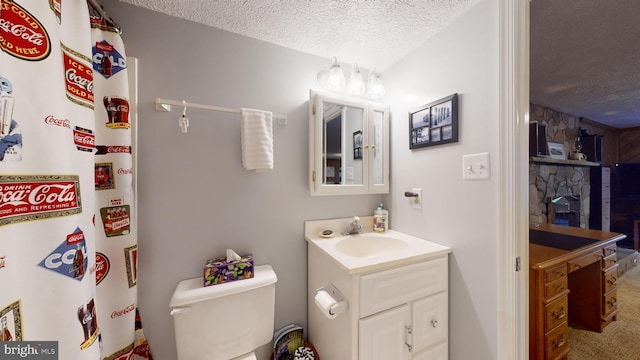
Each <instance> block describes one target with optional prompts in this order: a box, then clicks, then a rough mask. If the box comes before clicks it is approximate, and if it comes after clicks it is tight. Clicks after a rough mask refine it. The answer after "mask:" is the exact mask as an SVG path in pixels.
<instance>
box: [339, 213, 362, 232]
mask: <svg viewBox="0 0 640 360" xmlns="http://www.w3.org/2000/svg"><path fill="white" fill-rule="evenodd" d="M354 234H362V224H360V217H358V216H354V217H353V221H352V222H351V223H350V224H349V225H347V228H346V229H345V230H344V231H343V232H342V235H354Z"/></svg>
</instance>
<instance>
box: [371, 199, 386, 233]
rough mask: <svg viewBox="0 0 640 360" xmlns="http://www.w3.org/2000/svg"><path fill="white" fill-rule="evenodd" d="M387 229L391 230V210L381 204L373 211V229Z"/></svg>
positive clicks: (383, 230) (379, 230)
mask: <svg viewBox="0 0 640 360" xmlns="http://www.w3.org/2000/svg"><path fill="white" fill-rule="evenodd" d="M387 230H389V211H388V210H385V208H384V206H383V205H382V204H380V206H378V208H377V209H376V210H375V211H374V212H373V231H376V232H385V231H387Z"/></svg>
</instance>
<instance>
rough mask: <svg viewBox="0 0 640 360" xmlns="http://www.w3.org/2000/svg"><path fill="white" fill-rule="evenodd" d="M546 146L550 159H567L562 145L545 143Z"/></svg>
mask: <svg viewBox="0 0 640 360" xmlns="http://www.w3.org/2000/svg"><path fill="white" fill-rule="evenodd" d="M547 146H548V147H549V157H551V158H552V159H559V160H566V159H567V155H566V154H565V152H564V145H563V144H562V143H559V142H551V141H547Z"/></svg>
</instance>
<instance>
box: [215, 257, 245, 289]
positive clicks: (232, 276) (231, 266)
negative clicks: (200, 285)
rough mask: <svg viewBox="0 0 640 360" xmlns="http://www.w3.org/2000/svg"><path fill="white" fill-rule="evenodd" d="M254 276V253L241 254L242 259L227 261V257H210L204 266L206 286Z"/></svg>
mask: <svg viewBox="0 0 640 360" xmlns="http://www.w3.org/2000/svg"><path fill="white" fill-rule="evenodd" d="M252 277H253V255H252V254H248V255H244V256H241V257H240V260H236V261H227V258H226V257H223V258H217V259H210V260H207V264H206V265H205V266H204V286H211V285H218V284H224V283H227V282H230V281H236V280H242V279H249V278H252Z"/></svg>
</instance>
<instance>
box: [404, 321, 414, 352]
mask: <svg viewBox="0 0 640 360" xmlns="http://www.w3.org/2000/svg"><path fill="white" fill-rule="evenodd" d="M412 333H413V328H412V327H411V325H405V326H404V344H405V345H407V348H408V349H409V352H411V350H413V336H411V334H412Z"/></svg>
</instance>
